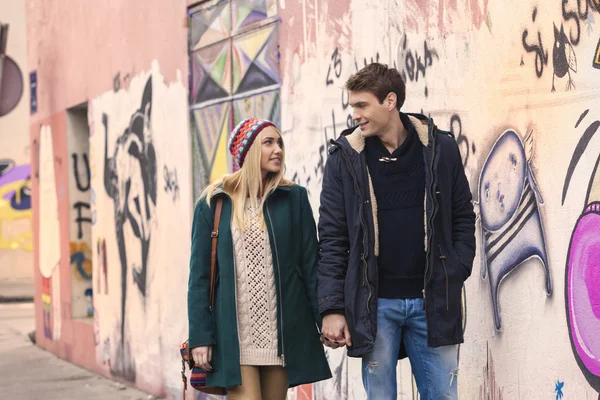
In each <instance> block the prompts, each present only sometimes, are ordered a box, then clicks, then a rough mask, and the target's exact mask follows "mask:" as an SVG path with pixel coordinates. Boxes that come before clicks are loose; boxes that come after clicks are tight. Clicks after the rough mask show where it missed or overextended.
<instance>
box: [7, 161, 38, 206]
mask: <svg viewBox="0 0 600 400" xmlns="http://www.w3.org/2000/svg"><path fill="white" fill-rule="evenodd" d="M30 175H31V168H30V166H29V165H18V166H15V167H12V168H10V169H8V168H7V170H5V171H4V172H3V175H0V187H2V186H4V185H8V184H9V183H14V182H17V181H23V182H25V181H27V180H29V177H30ZM20 191H21V197H20V201H17V195H16V194H17V193H16V191H14V190H12V191H10V192H7V193H6V194H5V195H4V199H6V200H9V201H10V205H11V207H12V208H14V209H15V210H28V209H30V208H31V196H30V192H29V188H28V187H27V185H26V184H24V186H23V187H22V188H21V189H20Z"/></svg>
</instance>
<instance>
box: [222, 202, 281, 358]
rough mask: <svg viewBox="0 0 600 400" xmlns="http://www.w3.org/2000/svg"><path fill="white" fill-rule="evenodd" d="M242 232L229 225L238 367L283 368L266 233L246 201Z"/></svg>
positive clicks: (257, 214) (275, 297)
mask: <svg viewBox="0 0 600 400" xmlns="http://www.w3.org/2000/svg"><path fill="white" fill-rule="evenodd" d="M245 206H246V212H247V213H248V214H249V215H250V221H249V224H248V226H247V227H246V230H245V231H243V232H242V231H240V229H239V228H238V227H237V226H236V225H235V223H233V221H232V223H231V232H232V235H233V245H234V253H235V270H236V297H237V321H238V333H239V342H240V364H241V365H255V366H260V365H283V361H282V359H281V357H279V356H278V355H277V293H276V291H275V277H274V271H273V257H272V255H271V247H270V245H269V233H268V232H267V230H266V228H265V227H263V224H262V221H261V218H260V216H259V213H258V211H259V210H258V208H255V207H252V206H251V204H250V201H247V202H246V205H245Z"/></svg>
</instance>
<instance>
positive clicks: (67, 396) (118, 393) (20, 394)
mask: <svg viewBox="0 0 600 400" xmlns="http://www.w3.org/2000/svg"><path fill="white" fill-rule="evenodd" d="M5 286H6V285H0V293H3V295H4V296H5V298H9V299H15V298H19V297H21V296H23V287H21V288H20V289H18V290H17V289H16V288H15V290H14V291H13V292H11V293H12V294H11V296H12V297H7V296H6V294H7V292H3V290H6V288H5ZM34 329H35V321H34V307H33V303H32V302H24V301H8V302H6V301H5V302H0V400H13V399H15V400H38V399H39V400H42V399H43V400H150V399H155V397H154V396H152V395H149V394H147V393H144V392H141V391H139V390H136V389H133V388H131V387H128V386H125V385H123V384H122V383H117V382H114V381H111V380H109V379H106V378H103V377H101V376H99V375H96V374H95V373H93V372H91V371H88V370H85V369H82V368H80V367H77V366H76V365H74V364H71V363H69V362H67V361H64V360H61V359H60V358H58V357H56V356H55V355H54V354H52V353H50V352H47V351H45V350H42V349H40V348H39V347H37V346H35V345H34V344H32V343H31V341H30V339H29V337H28V334H29V333H30V332H32V331H33V330H34Z"/></svg>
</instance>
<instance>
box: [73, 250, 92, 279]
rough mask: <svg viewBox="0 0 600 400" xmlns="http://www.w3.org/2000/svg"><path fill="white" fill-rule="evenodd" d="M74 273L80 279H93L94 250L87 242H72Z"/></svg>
mask: <svg viewBox="0 0 600 400" xmlns="http://www.w3.org/2000/svg"><path fill="white" fill-rule="evenodd" d="M69 247H70V249H71V265H72V266H73V275H75V277H76V278H77V279H78V280H79V281H89V280H91V279H92V250H91V249H90V247H89V246H88V244H87V243H86V242H70V243H69Z"/></svg>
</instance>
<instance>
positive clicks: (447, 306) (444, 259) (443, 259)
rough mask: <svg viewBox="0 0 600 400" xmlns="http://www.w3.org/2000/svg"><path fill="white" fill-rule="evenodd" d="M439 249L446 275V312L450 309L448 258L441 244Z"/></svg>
mask: <svg viewBox="0 0 600 400" xmlns="http://www.w3.org/2000/svg"><path fill="white" fill-rule="evenodd" d="M438 248H439V249H440V260H442V265H443V267H444V273H445V274H446V311H448V310H449V308H450V307H449V305H448V270H447V269H446V256H445V255H443V254H442V247H441V246H440V245H439V244H438Z"/></svg>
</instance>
